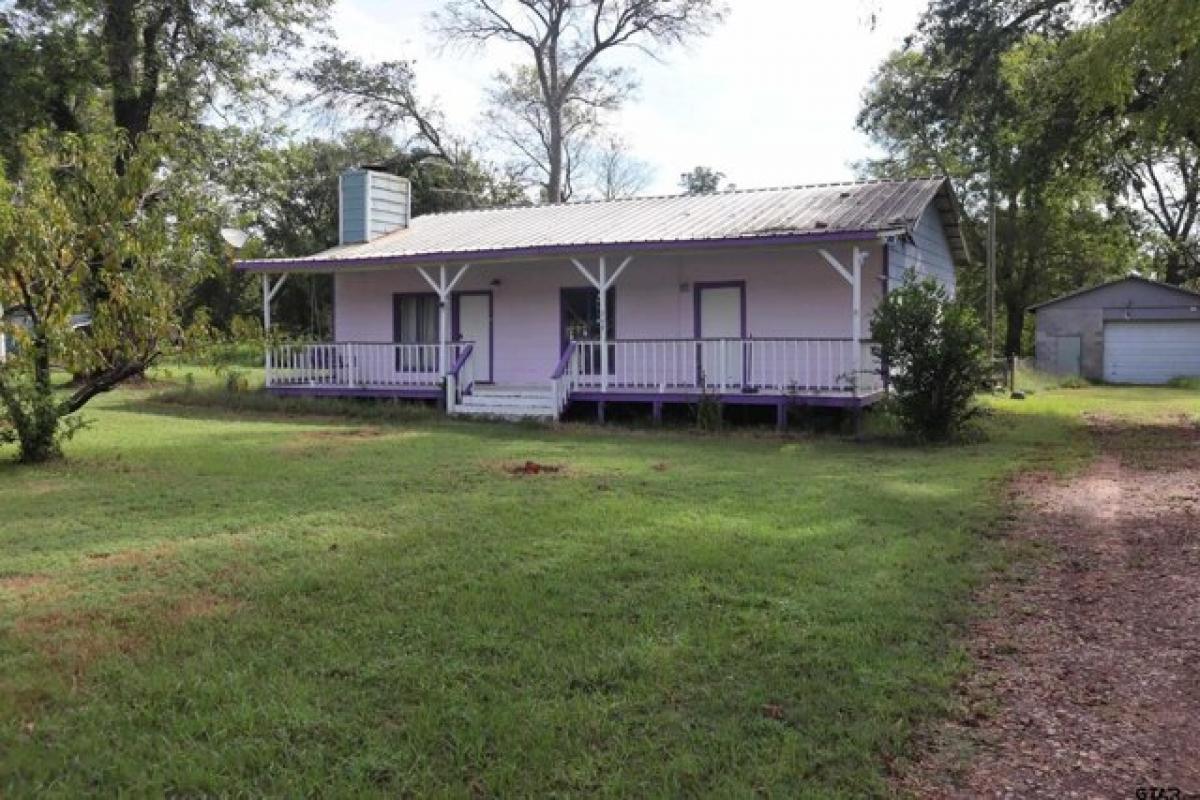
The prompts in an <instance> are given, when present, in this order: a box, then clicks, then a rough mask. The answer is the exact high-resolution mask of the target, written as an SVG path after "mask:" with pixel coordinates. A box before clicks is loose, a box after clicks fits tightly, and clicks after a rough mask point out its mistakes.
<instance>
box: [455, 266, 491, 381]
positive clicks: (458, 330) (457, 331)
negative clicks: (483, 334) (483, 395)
mask: <svg viewBox="0 0 1200 800" xmlns="http://www.w3.org/2000/svg"><path fill="white" fill-rule="evenodd" d="M468 294H474V295H484V296H486V297H487V299H488V340H489V341H488V379H487V380H486V381H476V383H495V381H496V322H495V320H496V300H495V298H494V297H492V290H491V289H468V290H465V291H461V292H455V293H454V295H453V302H452V303H451V304H450V308H451V313H450V318H451V323H450V331H451V333H450V338H451V339H453V340H454V341H456V342H457V341H459V340H460V339H462V328H460V327H459V324H458V323H459V310H458V301H459V298H461V297H463V296H464V295H468Z"/></svg>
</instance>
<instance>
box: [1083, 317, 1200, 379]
mask: <svg viewBox="0 0 1200 800" xmlns="http://www.w3.org/2000/svg"><path fill="white" fill-rule="evenodd" d="M1195 375H1200V322H1109V323H1107V324H1106V325H1105V326H1104V380H1106V381H1108V382H1109V383H1150V384H1152V383H1166V382H1167V381H1169V380H1171V378H1174V377H1179V376H1187V377H1191V376H1195Z"/></svg>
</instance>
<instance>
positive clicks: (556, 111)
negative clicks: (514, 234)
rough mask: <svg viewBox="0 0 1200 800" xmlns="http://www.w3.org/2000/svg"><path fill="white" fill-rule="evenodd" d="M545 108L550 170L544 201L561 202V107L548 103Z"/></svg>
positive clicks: (547, 154)
mask: <svg viewBox="0 0 1200 800" xmlns="http://www.w3.org/2000/svg"><path fill="white" fill-rule="evenodd" d="M546 110H547V111H548V112H549V117H550V120H549V122H550V142H549V147H548V152H547V153H546V156H547V159H546V160H547V163H548V164H549V167H550V170H549V174H548V175H547V176H546V202H547V203H561V202H562V199H563V191H562V189H563V135H562V107H561V106H555V105H549V106H548V107H547V109H546Z"/></svg>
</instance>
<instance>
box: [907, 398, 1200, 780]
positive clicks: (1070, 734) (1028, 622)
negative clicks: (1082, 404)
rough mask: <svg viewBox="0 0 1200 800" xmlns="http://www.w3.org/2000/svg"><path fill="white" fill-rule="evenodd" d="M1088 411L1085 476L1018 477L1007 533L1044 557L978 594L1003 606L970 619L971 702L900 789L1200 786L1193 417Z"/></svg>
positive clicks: (1199, 494) (1197, 473)
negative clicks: (1091, 455) (1147, 418)
mask: <svg viewBox="0 0 1200 800" xmlns="http://www.w3.org/2000/svg"><path fill="white" fill-rule="evenodd" d="M1089 423H1090V426H1091V431H1092V435H1093V436H1094V437H1095V439H1096V442H1097V445H1098V447H1099V450H1100V457H1099V458H1098V459H1097V461H1096V462H1095V463H1094V464H1093V465H1092V466H1091V467H1090V468H1089V469H1088V470H1087V471H1086V472H1085V473H1084V474H1082V475H1079V476H1077V477H1075V478H1073V479H1070V480H1066V481H1060V480H1054V479H1051V478H1049V477H1048V476H1044V475H1026V476H1023V477H1021V478H1019V479H1018V480H1017V481H1016V482H1015V483H1014V484H1013V487H1012V492H1013V502H1014V505H1015V506H1016V508H1017V511H1016V513H1015V514H1014V515H1013V517H1012V519H1011V520H1010V527H1009V530H1008V531H1007V534H1006V535H1007V536H1008V537H1009V539H1011V541H1012V542H1013V543H1014V545H1016V546H1024V547H1034V548H1038V549H1040V550H1042V551H1044V552H1047V553H1048V554H1049V558H1048V559H1047V560H1046V561H1045V562H1044V563H1042V564H1040V565H1038V566H1036V567H1035V568H1033V569H1028V568H1026V569H1025V571H1024V572H1022V571H1020V570H1015V571H1013V572H1012V573H1010V574H1008V575H1006V576H1005V577H1004V578H1002V579H1000V580H998V581H996V582H995V583H993V584H992V585H991V586H989V587H987V588H986V589H985V590H984V591H983V592H982V596H981V597H980V601H981V602H982V603H983V604H984V605H985V607H988V608H992V609H994V610H995V613H994V614H993V615H991V616H988V617H987V618H985V619H981V620H979V621H977V622H976V623H975V624H974V626H973V628H972V630H971V634H970V638H969V642H968V645H969V648H970V652H971V654H972V656H973V658H974V660H975V663H976V664H977V667H978V668H977V670H976V671H975V673H974V674H973V675H972V676H971V678H970V679H969V680H968V682H967V683H966V685H965V686H964V687H963V694H962V704H963V708H964V714H963V715H962V717H961V718H959V719H957V720H955V721H953V722H952V723H950V724H948V725H946V726H944V727H942V728H940V729H939V730H937V731H935V732H933V733H932V734H931V735H930V737H929V738H930V741H929V742H928V743H927V746H926V747H925V748H924V752H923V753H922V755H921V756H920V758H919V759H918V761H917V763H916V764H913V765H908V766H907V767H905V768H903V769H902V770H901V772H900V775H899V776H898V779H897V782H898V784H899V787H900V788H902V789H905V790H908V791H911V792H913V793H915V794H916V795H918V796H921V797H964V796H975V797H1035V796H1036V797H1132V796H1134V794H1135V792H1136V791H1137V790H1138V789H1139V787H1145V788H1146V790H1147V791H1148V787H1151V786H1157V787H1178V789H1179V790H1180V791H1181V792H1182V793H1183V794H1187V793H1195V792H1200V725H1197V723H1196V720H1198V719H1200V673H1197V671H1196V664H1195V658H1196V654H1197V653H1200V427H1198V426H1197V425H1196V423H1195V421H1194V420H1193V419H1191V418H1188V417H1180V418H1177V419H1172V420H1167V421H1164V422H1161V423H1156V424H1128V423H1125V422H1121V421H1119V420H1116V419H1112V418H1107V417H1098V416H1093V417H1091V418H1090V419H1089ZM1027 566H1028V565H1026V567H1027ZM1147 796H1149V795H1147Z"/></svg>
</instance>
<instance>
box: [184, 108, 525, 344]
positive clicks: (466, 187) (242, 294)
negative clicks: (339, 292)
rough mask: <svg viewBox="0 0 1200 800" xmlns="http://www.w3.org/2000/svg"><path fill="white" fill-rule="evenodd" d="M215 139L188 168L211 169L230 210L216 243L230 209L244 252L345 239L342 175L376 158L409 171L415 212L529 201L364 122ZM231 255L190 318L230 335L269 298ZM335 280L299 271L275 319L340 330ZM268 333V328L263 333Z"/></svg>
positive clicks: (271, 252)
mask: <svg viewBox="0 0 1200 800" xmlns="http://www.w3.org/2000/svg"><path fill="white" fill-rule="evenodd" d="M206 137H207V142H206V144H205V146H204V147H203V148H200V149H199V150H198V151H197V152H196V154H195V158H196V160H197V161H202V162H203V163H195V164H189V165H187V166H186V169H187V171H188V172H191V173H198V174H201V175H202V176H203V178H202V180H203V185H204V186H205V187H206V190H207V192H206V193H207V194H209V195H210V196H213V197H219V198H221V202H222V203H223V206H224V209H226V210H222V209H214V210H213V212H212V213H211V214H209V215H208V217H207V218H206V219H205V224H206V228H205V234H206V237H207V241H208V248H210V250H211V251H215V252H220V249H221V248H222V247H223V245H222V243H221V240H220V233H219V231H220V227H221V225H222V224H223V222H222V221H223V220H225V219H227V218H228V217H229V216H230V215H231V214H232V217H233V220H234V221H235V222H236V225H237V226H238V227H240V228H243V229H244V230H246V231H247V232H248V233H250V234H251V239H250V244H249V245H248V247H247V248H246V249H244V250H243V251H242V252H240V253H239V254H238V255H239V257H243V258H254V257H264V256H299V255H309V254H312V253H316V252H319V251H321V250H325V249H327V248H329V247H333V246H334V245H336V244H337V243H338V176H339V175H340V174H341V173H342V172H343V171H344V170H346V169H347V168H349V167H352V166H358V165H364V164H368V165H372V166H373V167H374V168H377V169H382V170H385V171H387V172H391V173H393V174H396V175H403V176H404V177H406V178H408V180H409V182H410V184H411V186H412V210H413V214H414V215H415V216H419V215H421V214H430V213H437V212H443V211H455V210H460V209H465V208H478V207H485V206H491V205H508V204H511V203H515V202H518V201H521V200H523V199H524V195H523V193H522V190H521V187H520V186H519V185H518V184H516V183H514V182H512V181H509V180H508V179H507V178H506V177H505V176H503V175H499V174H497V173H496V172H495V171H493V170H491V169H490V168H489V167H488V166H487V165H486V164H484V163H482V162H480V161H477V160H476V159H475V157H474V156H473V155H472V154H471V153H470V151H468V150H461V151H458V155H457V158H458V162H457V163H455V164H453V165H451V164H448V163H446V162H445V161H444V160H443V159H441V158H440V157H438V155H437V154H436V153H434V152H431V151H428V150H409V149H405V148H404V147H403V146H401V145H398V144H397V143H396V142H395V141H394V140H393V139H392V138H391V137H390V136H388V135H386V134H384V133H381V132H378V131H374V130H370V129H365V130H364V129H358V130H350V131H346V132H344V133H342V134H341V135H340V136H338V137H337V138H336V139H319V138H311V139H304V140H299V141H294V140H290V139H288V138H287V137H286V136H285V135H284V133H283V132H280V131H275V130H269V129H268V130H243V129H240V128H227V129H222V130H211V131H208V132H207V133H206ZM232 255H233V254H232V253H227V254H226V256H225V257H224V258H221V259H214V260H213V261H212V262H211V270H210V272H209V274H208V275H206V276H205V278H204V280H203V281H202V282H201V283H200V284H199V285H198V286H197V287H196V289H195V291H194V292H193V293H192V294H190V295H189V296H188V297H187V299H186V303H185V306H184V319H185V320H187V321H190V320H192V319H193V316H194V315H195V314H196V313H197V312H199V311H201V310H205V311H207V312H208V313H209V315H210V319H211V324H212V325H213V327H214V328H215V329H217V330H218V331H220V332H223V333H226V334H228V333H232V332H233V331H234V328H235V327H236V324H235V321H236V320H237V319H239V318H241V319H243V320H253V321H254V322H255V324H257V319H258V314H259V310H260V304H261V294H260V291H259V285H258V283H257V281H256V280H255V277H256V276H250V275H247V274H245V273H240V272H235V271H233V270H232V269H230V263H229V261H230V258H231V257H232ZM332 302H333V287H332V280H331V279H330V278H329V276H322V275H293V276H291V277H289V278H288V281H287V282H286V283H285V284H284V286H283V289H282V290H281V292H280V294H279V296H278V297H276V299H275V301H274V302H273V304H272V305H273V308H274V316H273V319H272V324H273V326H274V327H277V328H279V329H280V330H281V331H282V332H284V333H286V334H293V335H298V336H308V337H321V336H324V335H327V334H329V333H331V332H332ZM259 335H261V329H260V331H259Z"/></svg>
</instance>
